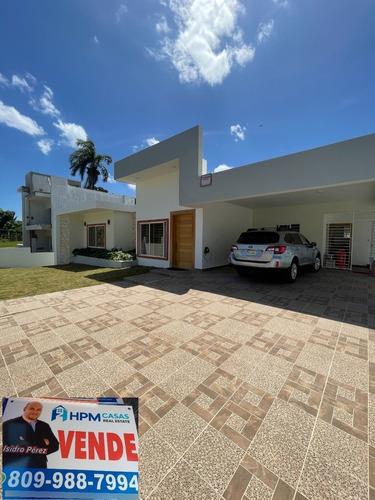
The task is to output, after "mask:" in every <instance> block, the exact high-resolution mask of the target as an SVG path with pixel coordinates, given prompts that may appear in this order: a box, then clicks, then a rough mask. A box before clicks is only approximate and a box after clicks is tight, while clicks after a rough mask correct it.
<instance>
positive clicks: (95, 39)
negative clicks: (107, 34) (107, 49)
mask: <svg viewBox="0 0 375 500" xmlns="http://www.w3.org/2000/svg"><path fill="white" fill-rule="evenodd" d="M94 43H95V45H99V38H98V37H97V36H96V35H95V36H94Z"/></svg>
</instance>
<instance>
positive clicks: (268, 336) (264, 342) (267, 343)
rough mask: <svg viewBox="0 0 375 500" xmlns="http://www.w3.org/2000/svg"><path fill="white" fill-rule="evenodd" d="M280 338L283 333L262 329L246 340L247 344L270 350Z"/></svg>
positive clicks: (265, 350) (262, 349)
mask: <svg viewBox="0 0 375 500" xmlns="http://www.w3.org/2000/svg"><path fill="white" fill-rule="evenodd" d="M280 338H281V335H279V334H278V333H273V332H269V331H268V330H264V329H262V330H260V331H259V332H258V333H256V334H255V335H254V336H253V337H252V338H251V339H250V340H249V341H248V342H246V345H248V346H250V347H253V348H254V349H258V350H259V351H262V352H268V351H269V350H270V349H271V348H272V347H273V346H274V345H275V344H276V342H277V341H278V340H279V339H280Z"/></svg>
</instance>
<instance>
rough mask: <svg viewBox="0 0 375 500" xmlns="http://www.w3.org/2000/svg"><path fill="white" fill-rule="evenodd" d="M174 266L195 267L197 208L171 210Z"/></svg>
mask: <svg viewBox="0 0 375 500" xmlns="http://www.w3.org/2000/svg"><path fill="white" fill-rule="evenodd" d="M171 226H172V228H171V229H172V234H171V243H172V245H171V247H172V248H171V250H172V259H171V262H172V267H177V268H180V269H194V264H195V259H194V252H195V210H181V211H179V212H171Z"/></svg>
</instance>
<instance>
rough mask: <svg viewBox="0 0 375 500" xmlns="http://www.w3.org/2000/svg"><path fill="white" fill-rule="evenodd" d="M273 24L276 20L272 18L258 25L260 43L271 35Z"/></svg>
mask: <svg viewBox="0 0 375 500" xmlns="http://www.w3.org/2000/svg"><path fill="white" fill-rule="evenodd" d="M273 25H274V21H273V19H272V20H271V21H270V22H269V23H261V24H260V25H259V26H258V34H257V41H258V43H262V42H264V41H265V40H266V39H267V38H269V37H270V36H271V32H272V30H273Z"/></svg>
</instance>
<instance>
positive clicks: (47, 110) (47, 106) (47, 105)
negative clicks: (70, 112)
mask: <svg viewBox="0 0 375 500" xmlns="http://www.w3.org/2000/svg"><path fill="white" fill-rule="evenodd" d="M52 98H53V92H52V90H51V89H50V88H49V87H47V85H44V92H43V94H42V97H41V98H40V99H39V101H38V102H37V101H35V99H31V100H30V104H31V106H32V107H33V108H34V109H35V111H40V112H41V113H43V115H49V116H52V117H53V118H58V117H59V116H60V114H61V113H60V111H59V110H58V109H57V108H56V106H55V105H54V104H53V103H52Z"/></svg>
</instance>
